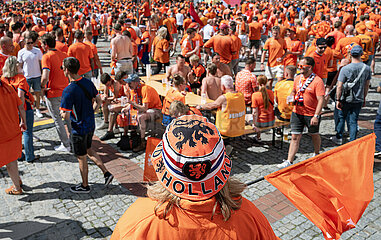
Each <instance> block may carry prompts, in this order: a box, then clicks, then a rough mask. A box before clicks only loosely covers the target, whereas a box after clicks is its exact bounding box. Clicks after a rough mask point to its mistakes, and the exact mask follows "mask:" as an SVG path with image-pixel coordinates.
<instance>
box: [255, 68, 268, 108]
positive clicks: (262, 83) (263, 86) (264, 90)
mask: <svg viewBox="0 0 381 240" xmlns="http://www.w3.org/2000/svg"><path fill="white" fill-rule="evenodd" d="M257 82H258V84H259V91H260V92H261V93H262V99H263V104H264V106H265V109H267V108H268V107H269V105H270V104H269V103H270V97H269V94H268V93H267V88H266V83H267V77H266V76H265V75H259V76H258V78H257Z"/></svg>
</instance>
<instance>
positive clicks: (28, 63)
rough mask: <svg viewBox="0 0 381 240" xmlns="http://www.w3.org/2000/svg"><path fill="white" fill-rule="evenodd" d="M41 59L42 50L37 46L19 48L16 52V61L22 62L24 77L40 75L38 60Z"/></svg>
mask: <svg viewBox="0 0 381 240" xmlns="http://www.w3.org/2000/svg"><path fill="white" fill-rule="evenodd" d="M41 59H42V52H41V50H40V49H38V48H35V47H34V48H32V50H27V49H26V48H23V49H21V50H20V51H19V52H18V54H17V61H18V62H19V63H22V64H23V72H24V76H25V77H26V78H36V77H41V68H40V62H39V61H41Z"/></svg>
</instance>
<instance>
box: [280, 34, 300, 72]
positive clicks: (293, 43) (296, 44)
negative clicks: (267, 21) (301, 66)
mask: <svg viewBox="0 0 381 240" xmlns="http://www.w3.org/2000/svg"><path fill="white" fill-rule="evenodd" d="M285 40H286V44H287V51H288V54H287V56H286V57H285V58H284V66H285V67H286V66H289V65H293V66H296V62H297V58H298V56H299V55H302V54H303V49H304V47H303V44H302V42H301V41H300V40H299V39H297V38H296V29H295V27H290V28H288V29H287V37H286V38H285Z"/></svg>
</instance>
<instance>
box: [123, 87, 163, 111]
mask: <svg viewBox="0 0 381 240" xmlns="http://www.w3.org/2000/svg"><path fill="white" fill-rule="evenodd" d="M130 100H131V101H133V102H135V103H137V104H139V105H143V103H147V105H148V109H161V108H162V104H161V100H160V97H159V94H158V93H157V92H156V90H155V89H154V88H153V87H151V86H148V85H145V84H141V85H140V86H139V87H138V88H137V89H136V90H131V97H130Z"/></svg>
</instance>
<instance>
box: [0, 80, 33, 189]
mask: <svg viewBox="0 0 381 240" xmlns="http://www.w3.org/2000/svg"><path fill="white" fill-rule="evenodd" d="M19 114H20V117H21V121H19ZM0 115H1V118H0V132H1V134H0V156H1V159H0V167H2V166H4V165H6V166H7V172H8V174H9V177H10V178H11V180H12V183H13V185H12V186H11V187H10V188H8V189H6V190H5V192H6V193H7V194H10V195H20V194H22V189H21V183H22V182H21V179H20V175H19V170H18V165H17V159H18V158H20V157H21V152H22V145H21V131H26V130H27V126H26V117H25V110H24V107H23V102H22V101H21V99H20V98H19V97H18V96H17V93H16V92H15V91H14V89H13V87H12V86H10V85H8V84H7V83H5V82H3V81H2V80H0ZM20 129H21V131H20Z"/></svg>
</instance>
